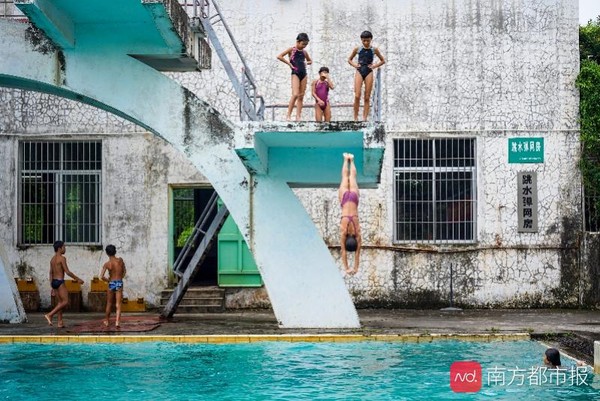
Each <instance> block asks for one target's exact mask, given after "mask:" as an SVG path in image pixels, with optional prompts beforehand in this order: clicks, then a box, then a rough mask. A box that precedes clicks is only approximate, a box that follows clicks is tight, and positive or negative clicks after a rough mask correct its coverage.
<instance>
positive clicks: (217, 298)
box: [160, 286, 225, 314]
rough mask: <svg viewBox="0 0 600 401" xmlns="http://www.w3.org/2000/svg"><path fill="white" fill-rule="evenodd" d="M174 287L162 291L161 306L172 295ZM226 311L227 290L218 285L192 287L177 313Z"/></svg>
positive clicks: (178, 307)
mask: <svg viewBox="0 0 600 401" xmlns="http://www.w3.org/2000/svg"><path fill="white" fill-rule="evenodd" d="M172 294H173V290H172V289H167V290H164V291H162V292H161V297H160V306H161V307H164V306H165V305H166V304H167V302H169V299H170V298H171V295H172ZM224 311H225V290H224V289H222V288H219V287H216V286H211V287H190V288H188V290H187V291H186V293H185V295H184V296H183V299H182V300H181V302H180V303H179V305H178V306H177V310H176V311H175V314H186V313H220V312H224Z"/></svg>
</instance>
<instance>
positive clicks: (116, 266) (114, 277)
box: [100, 245, 127, 327]
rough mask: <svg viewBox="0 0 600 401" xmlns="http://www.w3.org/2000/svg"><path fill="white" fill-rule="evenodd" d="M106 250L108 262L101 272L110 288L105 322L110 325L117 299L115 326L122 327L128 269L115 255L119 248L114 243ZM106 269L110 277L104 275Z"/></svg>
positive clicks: (102, 277)
mask: <svg viewBox="0 0 600 401" xmlns="http://www.w3.org/2000/svg"><path fill="white" fill-rule="evenodd" d="M105 250H106V254H107V255H108V262H106V263H105V264H104V266H102V272H101V273H100V278H101V279H102V280H104V281H108V290H107V292H106V316H105V318H104V321H103V323H104V325H105V326H106V327H108V324H109V322H110V313H111V312H112V307H113V304H114V303H115V299H116V309H117V319H116V321H115V326H116V327H120V326H121V304H122V303H123V277H125V273H126V272H127V269H126V268H125V262H123V259H121V258H119V257H117V256H115V255H116V254H117V248H116V247H115V246H114V245H107V246H106V249H105ZM106 271H108V278H106V277H104V274H105V273H106Z"/></svg>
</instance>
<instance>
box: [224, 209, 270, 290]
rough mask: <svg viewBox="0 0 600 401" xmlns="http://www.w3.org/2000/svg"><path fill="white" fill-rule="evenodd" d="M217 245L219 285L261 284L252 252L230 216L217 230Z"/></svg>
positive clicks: (248, 285) (251, 285)
mask: <svg viewBox="0 0 600 401" xmlns="http://www.w3.org/2000/svg"><path fill="white" fill-rule="evenodd" d="M217 247H218V273H219V286H220V287H261V286H262V285H263V282H262V278H261V277H260V273H259V272H258V268H257V267H256V263H255V262H254V258H253V257H252V253H250V250H249V249H248V245H246V242H245V241H244V238H243V237H242V233H240V230H239V229H238V227H237V225H236V224H235V222H234V221H233V218H232V217H231V216H229V217H227V220H225V224H223V227H222V228H221V231H220V232H219V236H218V238H217Z"/></svg>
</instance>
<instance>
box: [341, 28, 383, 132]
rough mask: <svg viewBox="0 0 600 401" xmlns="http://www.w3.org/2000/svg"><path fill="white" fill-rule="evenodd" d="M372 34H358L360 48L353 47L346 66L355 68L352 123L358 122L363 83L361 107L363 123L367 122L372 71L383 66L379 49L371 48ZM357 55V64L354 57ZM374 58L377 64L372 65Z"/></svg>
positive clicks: (371, 88) (367, 32)
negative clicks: (363, 98)
mask: <svg viewBox="0 0 600 401" xmlns="http://www.w3.org/2000/svg"><path fill="white" fill-rule="evenodd" d="M372 40H373V34H372V33H371V32H369V31H364V32H363V33H361V34H360V41H361V42H362V46H360V47H355V48H354V49H353V50H352V53H350V57H348V64H350V65H351V66H352V67H354V68H356V73H354V121H358V109H359V107H360V95H361V91H362V85H363V82H364V84H365V104H364V107H363V121H367V117H368V116H369V109H370V107H371V91H372V90H373V70H374V69H376V68H379V67H381V66H382V65H384V64H385V58H384V57H383V54H381V52H380V51H379V48H377V47H372V46H371V41H372ZM357 54H358V63H357V62H355V61H354V57H356V55H357ZM374 56H377V58H378V59H379V62H378V63H376V64H374V63H373V62H374Z"/></svg>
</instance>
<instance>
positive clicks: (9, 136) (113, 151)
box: [0, 97, 205, 307]
mask: <svg viewBox="0 0 600 401" xmlns="http://www.w3.org/2000/svg"><path fill="white" fill-rule="evenodd" d="M49 100H50V104H52V102H59V103H62V102H64V101H62V100H60V101H59V100H58V99H56V98H52V97H49ZM65 107H69V106H68V105H67V104H66V105H65ZM70 107H71V108H72V110H74V111H76V110H78V109H79V107H80V106H79V105H77V104H71V105H70ZM98 113H100V114H105V113H101V112H98ZM54 114H55V110H52V109H44V108H40V110H39V113H37V114H36V117H35V120H40V119H45V118H48V119H50V120H51V119H52V116H53V115H54ZM43 116H45V117H43ZM105 117H108V116H106V115H105ZM110 119H112V117H110V118H109V120H110ZM115 121H116V120H115ZM29 122H31V121H29ZM78 127H80V128H79V129H80V130H81V131H84V132H87V133H89V134H85V135H82V134H77V135H72V134H69V133H56V134H52V135H45V136H40V135H36V134H33V135H30V134H25V133H23V132H20V133H14V134H13V133H10V132H3V133H2V135H0V154H3V155H15V157H8V158H3V159H2V163H3V164H5V166H3V169H2V172H3V174H2V175H1V176H0V191H1V192H0V216H1V218H0V241H1V242H2V243H4V244H9V245H8V246H7V247H6V254H7V256H6V259H7V264H8V265H9V270H12V273H13V275H14V276H15V277H17V276H18V277H28V276H31V277H34V278H35V280H36V282H37V283H38V287H39V288H40V289H41V291H40V292H41V299H42V307H48V306H49V305H50V284H49V282H48V268H49V261H50V258H51V257H52V255H53V254H54V251H53V249H52V246H51V245H47V246H30V247H24V248H18V247H17V246H16V245H17V227H16V220H17V219H16V216H17V193H16V182H18V177H17V170H16V168H17V166H16V154H17V153H16V149H17V146H18V144H17V142H18V141H19V140H21V139H25V140H31V139H52V140H70V139H71V140H73V139H76V140H85V139H98V138H100V139H102V148H103V170H102V181H103V183H102V216H103V218H102V244H103V245H107V244H109V243H112V244H114V245H115V246H116V247H117V250H118V254H119V255H121V256H122V257H123V258H124V259H125V263H126V265H127V269H128V272H127V273H128V274H127V280H126V286H125V290H124V295H125V296H126V297H129V298H130V299H135V298H138V297H144V298H145V299H146V300H147V301H148V302H149V303H150V304H158V302H159V297H160V291H162V290H163V289H164V288H166V287H167V284H168V283H167V280H168V277H169V274H168V270H169V261H168V243H169V238H168V232H169V229H168V228H169V215H168V213H169V200H168V195H169V185H170V184H173V185H176V184H190V183H191V184H198V183H200V182H203V181H205V179H204V178H203V177H202V176H201V175H200V174H199V173H198V172H197V170H196V169H195V168H194V167H193V166H192V165H191V163H189V162H188V161H187V159H186V158H185V156H184V155H183V154H181V153H179V152H177V151H176V150H174V149H173V148H172V147H171V146H170V145H168V144H166V143H165V142H164V141H162V140H161V139H160V138H157V137H156V136H154V135H153V134H148V133H139V134H111V133H108V132H107V133H104V134H100V135H98V134H96V135H94V131H96V130H98V131H103V130H104V131H105V129H108V127H106V126H100V125H95V120H93V119H92V123H91V124H88V123H87V122H86V121H85V120H83V121H82V122H81V123H80V124H79V125H78ZM37 129H41V126H38V127H37V128H36V130H37ZM34 131H35V130H34ZM48 131H50V132H52V131H58V127H56V126H52V125H50V126H48ZM105 132H106V131H105ZM65 256H66V257H67V261H68V264H69V267H70V269H71V270H73V271H74V272H75V273H76V274H77V275H78V276H79V277H82V278H83V279H84V280H85V281H86V283H85V284H84V286H83V298H84V303H86V302H85V301H86V300H87V292H88V291H89V283H90V280H91V279H92V277H93V276H94V275H99V274H100V269H101V267H102V264H103V263H104V262H105V261H106V260H107V256H106V254H105V253H104V250H103V249H101V248H100V247H93V246H76V245H68V246H67V253H66V254H65Z"/></svg>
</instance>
